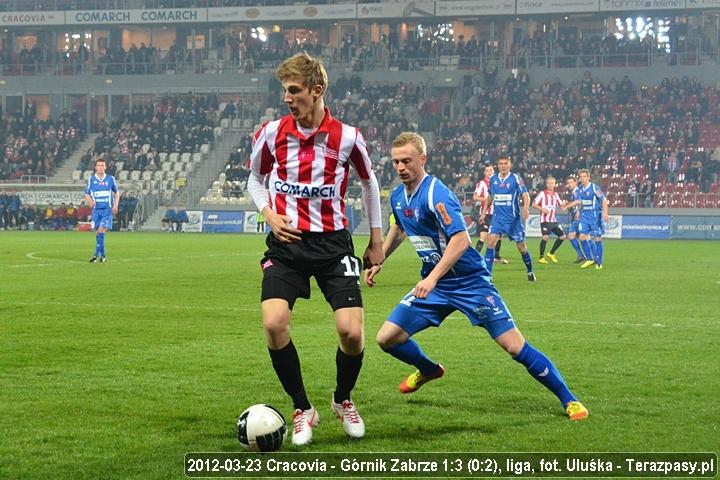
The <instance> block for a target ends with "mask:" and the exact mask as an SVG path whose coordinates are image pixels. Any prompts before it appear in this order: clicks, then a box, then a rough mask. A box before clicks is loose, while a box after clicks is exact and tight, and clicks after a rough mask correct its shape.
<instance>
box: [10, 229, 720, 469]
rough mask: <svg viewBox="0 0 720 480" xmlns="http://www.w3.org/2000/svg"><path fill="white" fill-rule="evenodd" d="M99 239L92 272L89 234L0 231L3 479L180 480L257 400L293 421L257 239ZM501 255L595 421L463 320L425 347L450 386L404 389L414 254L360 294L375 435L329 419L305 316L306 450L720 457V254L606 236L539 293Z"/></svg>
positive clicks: (364, 399) (300, 330) (518, 309)
mask: <svg viewBox="0 0 720 480" xmlns="http://www.w3.org/2000/svg"><path fill="white" fill-rule="evenodd" d="M365 242H366V238H363V237H357V238H356V246H357V247H358V250H359V251H360V250H361V249H363V248H364V246H365ZM529 243H530V246H531V249H532V251H533V253H534V255H535V256H537V253H536V252H537V243H538V241H537V240H535V239H531V240H530V241H529ZM106 244H107V251H108V255H109V259H110V260H109V262H108V263H106V264H88V263H87V259H88V258H89V257H90V254H91V253H92V249H93V246H94V240H93V237H92V235H91V234H87V233H86V234H82V233H74V232H72V233H70V232H68V233H51V232H2V233H0V318H1V320H0V339H2V348H0V405H1V406H2V408H1V410H0V411H2V415H0V426H1V428H0V432H2V433H0V436H1V437H2V440H0V478H43V479H44V478H73V479H81V478H122V479H126V478H182V477H183V455H184V454H185V453H186V452H188V451H236V450H239V449H240V445H239V444H238V442H237V440H236V438H235V433H234V429H235V419H236V417H237V415H238V414H239V413H240V412H241V411H242V410H243V409H244V408H246V407H247V406H249V405H251V404H254V403H270V404H272V405H275V406H277V407H279V408H280V409H281V410H282V411H283V412H284V413H285V414H286V417H287V416H289V414H290V413H291V405H290V403H289V401H288V399H287V398H286V397H285V395H284V393H283V392H282V388H281V387H280V384H279V382H278V381H277V379H276V377H275V374H274V372H273V371H272V367H271V365H270V361H269V358H268V355H267V351H266V347H265V341H264V336H263V331H262V326H261V317H260V310H259V296H260V292H259V286H260V277H261V271H260V268H259V259H260V256H261V253H262V251H263V249H264V244H263V238H261V237H259V236H253V235H244V236H243V235H220V234H217V235H203V234H199V235H192V234H159V233H157V234H151V233H120V234H117V233H113V234H110V235H108V238H107V240H106ZM503 253H504V256H505V257H506V258H508V259H510V260H511V264H510V265H507V266H504V265H500V266H497V267H496V269H495V281H496V283H497V285H498V288H499V290H500V293H501V294H502V295H503V297H504V298H505V300H506V302H507V303H508V305H509V307H510V310H511V311H512V313H513V315H514V317H515V320H516V322H517V324H518V326H519V328H520V329H521V331H522V332H523V333H524V334H525V336H526V338H528V339H529V340H530V341H531V342H532V343H533V344H534V345H535V346H537V347H538V348H540V349H541V350H542V351H544V352H545V353H547V354H548V356H550V358H552V359H553V361H554V362H555V363H556V365H557V366H558V368H559V369H560V371H561V372H562V373H563V375H564V376H565V379H566V380H567V382H568V384H569V385H570V388H571V389H572V390H573V391H574V392H575V393H576V394H577V395H578V396H579V398H580V399H581V400H582V401H583V402H585V404H586V405H587V406H588V408H589V409H590V418H589V419H588V420H587V421H585V422H578V423H575V422H570V421H569V420H567V419H566V418H565V417H564V415H563V410H562V409H561V407H560V405H559V403H558V402H557V400H556V399H555V397H554V396H553V395H551V394H550V393H549V392H547V391H546V390H545V389H544V388H543V387H542V386H541V385H540V384H538V383H537V382H536V381H535V380H533V379H532V378H531V377H530V376H529V375H527V373H526V372H525V370H524V368H523V367H521V366H520V365H519V364H517V363H516V362H513V361H512V360H511V359H510V358H509V357H508V356H507V355H506V354H505V353H504V352H502V351H501V350H500V349H499V348H498V347H497V346H496V345H495V344H494V342H492V341H491V340H490V339H489V337H488V336H487V334H486V333H485V332H484V330H482V329H479V328H472V327H470V325H469V323H468V322H467V320H466V319H465V318H464V317H461V316H460V315H458V314H453V315H452V316H451V317H449V318H448V319H447V320H446V322H445V323H444V325H443V326H442V327H441V328H439V329H431V330H429V331H425V332H422V333H420V334H419V335H418V336H417V338H418V340H419V342H420V344H421V345H422V346H423V347H424V348H425V350H426V351H427V352H428V354H429V355H430V356H431V357H432V358H434V359H437V360H439V361H442V362H443V364H444V365H445V367H446V369H447V374H446V376H445V377H444V378H443V379H442V380H440V381H438V382H435V383H431V384H429V385H427V386H425V387H424V388H423V389H422V390H420V391H419V392H417V393H415V394H413V395H408V396H403V395H400V394H399V393H398V392H397V385H398V383H399V381H400V380H401V379H402V378H403V376H405V375H406V374H408V373H409V372H410V371H411V369H410V368H408V367H407V366H406V365H404V364H401V363H400V362H399V361H397V360H395V359H393V358H391V357H390V356H388V355H386V354H384V353H383V352H382V351H381V350H380V349H379V348H378V347H377V346H376V345H375V343H374V337H375V333H376V332H377V330H378V328H379V326H380V325H381V323H382V322H383V320H384V319H385V317H386V315H387V314H388V313H389V312H390V310H391V309H392V308H393V307H394V305H395V304H396V303H397V301H398V300H399V299H400V298H401V297H402V296H403V295H404V294H406V293H407V292H408V291H409V290H410V289H411V288H412V287H413V286H414V284H415V283H416V282H417V280H418V272H419V266H420V265H419V260H418V259H417V258H416V256H415V254H414V252H412V250H411V248H410V247H409V245H407V244H406V245H404V246H403V247H402V248H401V249H399V250H398V252H396V254H395V255H394V256H393V257H391V258H390V260H389V261H388V263H387V264H386V268H385V269H384V270H383V272H382V274H381V275H380V276H379V277H378V279H379V282H380V285H379V286H378V287H377V288H375V289H364V291H363V293H364V301H365V305H366V338H367V349H366V357H365V359H366V360H365V365H364V368H363V371H362V374H361V376H360V380H359V382H358V386H357V388H356V390H355V392H354V399H355V400H356V402H357V404H358V407H359V410H360V412H361V413H362V414H363V416H364V418H365V421H366V423H367V436H366V438H365V439H363V440H361V441H350V440H348V439H346V438H345V436H344V434H343V431H342V426H341V424H340V423H339V422H338V421H336V420H335V419H334V418H333V417H332V414H331V412H330V409H329V405H328V404H329V399H330V395H331V392H332V390H333V387H334V378H335V365H334V358H335V349H336V345H337V336H336V334H335V330H334V323H333V321H332V315H331V311H330V309H329V307H328V306H327V304H326V303H325V301H324V300H323V298H322V296H321V295H320V294H319V291H318V290H317V288H315V287H314V290H313V298H312V299H311V300H309V301H303V300H300V301H298V303H297V306H296V308H295V312H294V316H293V323H292V333H293V337H294V340H295V343H296V345H297V348H298V350H299V352H300V358H301V361H302V366H303V374H304V378H305V382H306V388H307V391H308V393H309V396H310V399H311V401H313V403H314V404H315V405H316V406H317V407H318V409H319V412H320V417H321V423H320V426H319V428H318V429H317V431H316V433H315V437H314V443H313V444H312V445H311V446H310V447H309V449H308V450H310V451H313V450H315V451H376V452H377V451H398V450H400V451H477V452H482V451H486V452H487V451H714V452H718V451H720V422H718V419H719V418H720V411H719V410H718V398H720V382H719V379H720V360H719V357H718V352H719V350H718V338H720V273H719V272H720V254H719V249H718V244H717V243H712V242H690V241H685V242H677V241H676V242H669V241H666V242H662V241H608V242H607V244H606V254H605V256H606V266H605V269H604V270H603V271H595V270H590V271H586V270H580V269H579V268H577V266H575V265H572V263H571V261H572V259H573V256H574V255H573V252H572V249H571V247H570V246H569V245H563V247H562V249H561V250H560V251H559V257H560V260H561V263H560V264H557V265H539V264H538V265H536V269H535V270H536V272H537V276H538V282H537V284H534V285H533V284H529V283H528V282H527V281H526V278H525V273H524V267H523V266H522V262H521V260H520V258H519V255H518V254H517V253H516V251H515V248H514V246H513V245H511V244H509V243H506V244H505V245H504V247H503ZM284 448H285V449H291V448H292V447H290V445H289V441H288V442H287V443H286V445H285V447H284Z"/></svg>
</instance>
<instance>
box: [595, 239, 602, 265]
mask: <svg viewBox="0 0 720 480" xmlns="http://www.w3.org/2000/svg"><path fill="white" fill-rule="evenodd" d="M602 262H603V242H602V240H600V241H599V242H597V241H596V242H595V263H597V264H598V265H602Z"/></svg>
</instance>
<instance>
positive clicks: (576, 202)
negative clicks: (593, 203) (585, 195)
mask: <svg viewBox="0 0 720 480" xmlns="http://www.w3.org/2000/svg"><path fill="white" fill-rule="evenodd" d="M578 205H580V200H573V201H571V202H567V203H564V204H563V205H561V206H560V208H561V209H562V210H569V209H571V208H573V207H577V206H578Z"/></svg>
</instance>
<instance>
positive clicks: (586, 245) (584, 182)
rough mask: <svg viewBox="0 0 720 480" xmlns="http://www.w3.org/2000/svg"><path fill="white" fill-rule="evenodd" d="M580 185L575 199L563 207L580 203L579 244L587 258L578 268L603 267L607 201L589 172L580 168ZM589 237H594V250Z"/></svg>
mask: <svg viewBox="0 0 720 480" xmlns="http://www.w3.org/2000/svg"><path fill="white" fill-rule="evenodd" d="M578 173H579V176H580V186H579V187H578V190H577V192H578V193H577V197H578V198H577V200H575V201H573V202H570V203H569V204H567V205H566V206H565V207H566V208H571V207H574V206H576V205H580V223H579V224H578V232H579V233H580V245H581V246H582V250H583V254H584V255H585V258H586V259H587V260H586V261H585V262H584V263H583V264H582V265H580V268H588V267H591V266H593V265H595V269H596V270H601V269H602V268H603V242H602V236H603V234H604V233H605V222H607V221H608V218H609V215H608V201H607V197H605V194H604V193H603V192H602V190H601V189H600V187H598V186H597V185H595V184H594V183H592V182H590V172H589V171H588V170H585V169H583V170H580V171H579V172H578ZM591 237H595V252H594V253H593V248H592V247H593V246H592V244H591V243H590V239H591Z"/></svg>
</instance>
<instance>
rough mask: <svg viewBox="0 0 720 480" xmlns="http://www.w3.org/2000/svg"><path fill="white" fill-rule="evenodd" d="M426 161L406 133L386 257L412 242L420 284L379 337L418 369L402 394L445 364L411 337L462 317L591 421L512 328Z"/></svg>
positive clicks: (397, 152) (371, 278) (396, 144)
mask: <svg viewBox="0 0 720 480" xmlns="http://www.w3.org/2000/svg"><path fill="white" fill-rule="evenodd" d="M426 160H427V156H426V147H425V141H424V140H423V138H422V137H421V136H420V135H418V134H416V133H411V132H405V133H401V134H400V135H399V136H398V137H397V138H396V139H395V140H394V141H393V145H392V162H393V167H394V168H395V171H396V172H397V174H398V176H399V177H400V181H401V182H402V183H403V184H402V185H399V186H398V187H396V188H395V190H393V192H392V195H391V197H390V202H391V203H390V206H391V209H392V212H393V214H394V215H395V223H394V224H393V225H392V226H391V227H390V230H389V231H388V234H387V237H386V238H385V242H384V243H383V252H384V253H385V258H387V257H389V256H390V255H391V254H392V253H393V251H395V249H396V248H397V247H398V246H399V245H400V244H401V243H402V242H403V240H404V239H405V238H406V237H407V238H409V239H410V242H411V243H412V244H413V246H414V247H415V250H416V251H417V254H418V256H419V257H420V259H421V260H422V269H421V271H420V276H421V277H422V279H421V280H420V281H419V282H418V283H417V284H416V285H415V288H413V290H412V291H411V292H410V293H408V294H407V295H406V296H405V297H404V298H403V299H402V300H400V303H399V304H398V305H397V307H395V309H394V310H393V311H392V313H391V314H390V316H389V317H388V319H387V320H386V321H385V323H384V324H383V326H382V327H381V328H380V331H379V332H378V334H377V342H378V344H379V345H380V347H381V348H382V349H383V350H384V351H386V352H387V353H389V354H390V355H392V356H393V357H395V358H397V359H398V360H401V361H403V362H405V363H407V364H410V365H413V366H415V367H416V368H417V371H415V373H413V374H411V375H409V376H408V377H407V378H405V379H404V380H403V381H402V382H401V383H400V392H402V393H412V392H415V391H417V390H418V389H419V388H420V387H421V386H422V385H423V384H425V383H427V382H428V381H430V380H433V379H436V378H440V377H442V376H443V375H444V373H445V369H444V368H443V367H442V365H440V364H439V363H436V362H434V361H433V360H430V358H428V356H427V355H426V354H425V352H423V350H422V349H421V348H420V345H418V343H417V342H416V341H415V340H413V339H412V338H411V337H412V336H413V335H414V334H416V333H418V332H420V331H422V330H424V329H426V328H428V327H437V326H439V325H440V323H442V321H443V320H444V319H445V318H446V317H447V316H448V315H450V314H451V313H452V312H454V311H455V310H459V311H461V312H462V313H464V314H465V315H466V316H467V317H468V318H469V319H470V323H472V324H473V325H477V326H482V327H483V328H485V329H486V330H487V331H488V333H489V334H490V337H491V338H493V339H494V340H495V341H496V342H497V343H498V345H500V346H501V347H502V348H503V349H505V351H507V352H508V353H509V354H510V355H512V358H513V360H515V361H517V362H518V363H521V364H522V365H524V366H525V368H526V369H527V371H528V372H529V373H530V375H532V377H533V378H535V379H536V380H537V381H539V382H540V383H542V384H543V385H544V386H545V387H547V388H548V389H549V390H550V391H552V392H553V393H554V394H555V395H556V396H557V397H558V399H560V401H561V402H562V405H563V406H564V407H565V411H566V412H567V414H568V416H569V417H570V418H571V419H572V420H581V419H583V418H585V417H587V416H588V411H587V409H586V408H585V407H584V406H583V404H582V403H580V402H579V401H578V400H577V398H575V396H574V395H573V394H572V393H571V392H570V390H569V389H568V387H567V385H566V384H565V381H564V380H563V378H562V376H561V375H560V372H558V370H557V368H555V365H554V364H553V363H552V362H551V361H550V359H549V358H547V357H546V356H545V355H543V353H542V352H540V351H539V350H537V349H535V348H534V347H533V346H532V345H530V344H529V343H528V342H526V341H525V339H524V338H523V336H522V334H521V333H520V331H519V330H518V329H517V327H516V326H515V323H514V321H513V319H512V316H511V315H510V312H509V311H508V309H507V306H506V305H505V302H504V301H503V299H502V298H501V297H500V295H499V293H498V291H497V290H496V289H495V286H494V285H493V284H492V282H491V280H490V274H489V272H488V270H487V268H486V266H485V261H484V259H483V257H482V255H481V254H480V253H479V252H478V251H477V250H475V249H474V248H470V243H471V242H470V234H469V233H468V231H467V226H466V225H465V220H464V218H463V214H462V210H461V208H460V202H459V201H458V199H457V197H456V196H455V194H454V193H453V192H452V191H450V190H449V189H448V188H447V187H446V186H445V185H444V184H443V183H442V182H441V181H440V180H438V179H437V178H435V177H433V176H431V175H428V174H427V173H425V162H426ZM491 261H492V259H491ZM381 267H382V266H381V265H376V266H373V267H371V268H370V269H369V270H368V272H367V277H366V280H365V281H366V283H367V285H368V286H370V287H373V286H375V277H376V276H377V274H378V273H379V272H380V269H381Z"/></svg>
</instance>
